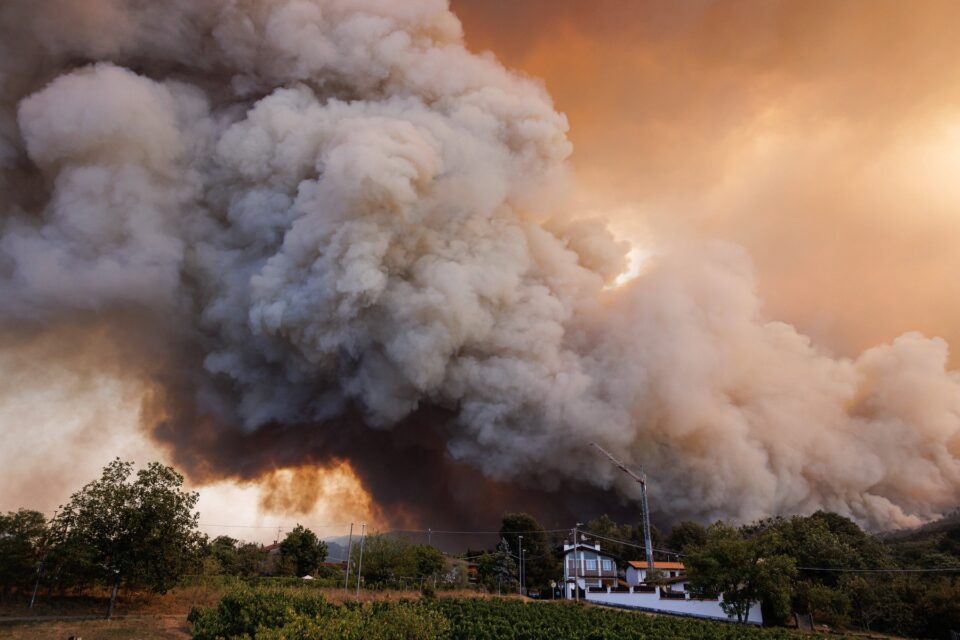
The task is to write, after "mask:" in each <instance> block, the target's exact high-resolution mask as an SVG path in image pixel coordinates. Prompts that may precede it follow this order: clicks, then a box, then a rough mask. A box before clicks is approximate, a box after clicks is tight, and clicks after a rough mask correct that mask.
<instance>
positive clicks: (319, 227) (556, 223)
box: [0, 0, 960, 526]
mask: <svg viewBox="0 0 960 640" xmlns="http://www.w3.org/2000/svg"><path fill="white" fill-rule="evenodd" d="M56 4H57V5H58V6H59V7H60V8H61V9H62V10H61V11H48V10H46V9H45V8H44V7H42V6H38V5H37V3H28V2H25V1H24V2H18V1H14V2H12V3H10V4H8V5H7V6H5V7H3V9H0V35H8V34H12V33H13V31H14V30H15V29H17V28H18V26H20V27H21V29H22V26H23V25H25V26H26V27H27V29H26V30H25V31H24V32H22V33H20V34H19V35H17V37H10V38H0V48H2V51H0V58H3V59H4V60H5V62H4V63H3V66H2V73H3V77H2V78H0V79H2V81H3V82H2V85H0V86H2V100H0V105H3V112H2V113H0V123H6V124H5V125H4V126H3V127H0V134H2V135H3V136H4V137H3V139H2V140H6V141H7V142H6V143H0V144H2V145H3V146H0V149H3V150H4V151H3V152H0V169H2V173H0V175H2V180H3V182H2V184H4V185H12V186H11V187H10V188H9V189H8V190H7V191H8V192H7V194H6V195H5V196H4V199H3V200H0V204H2V205H3V209H2V213H0V215H2V232H0V233H2V235H0V294H2V295H3V299H4V305H3V310H2V312H0V322H3V323H5V325H6V327H8V329H9V330H10V331H13V330H15V329H22V327H23V326H24V325H26V326H28V327H38V326H43V325H44V324H45V323H54V322H57V321H64V320H65V319H67V320H68V319H69V318H71V317H73V316H74V315H75V314H78V313H96V314H103V315H105V316H108V315H110V314H111V313H120V312H124V311H129V310H130V309H134V310H136V311H137V312H138V313H142V314H146V315H147V316H149V317H152V318H153V320H152V321H151V326H165V327H167V330H168V331H169V334H170V340H171V341H175V342H176V343H177V344H178V345H181V347H182V345H184V344H186V345H188V350H189V351H190V352H191V354H192V356H193V357H194V358H195V359H194V360H188V361H185V362H179V363H177V364H176V366H175V368H174V371H175V375H177V376H180V377H185V378H189V380H191V381H192V382H193V383H195V384H196V387H195V388H193V390H192V395H191V397H190V398H189V399H188V402H189V404H190V405H191V406H192V408H193V411H194V412H195V413H196V414H202V415H205V416H210V417H212V419H213V420H215V421H216V422H218V423H220V424H223V425H229V426H231V427H232V428H234V429H236V430H238V431H243V432H245V433H250V432H254V431H256V430H258V429H261V428H263V427H265V426H266V425H270V424H289V425H307V424H312V425H319V426H311V427H304V428H310V429H326V428H331V427H329V426H326V425H324V424H323V423H324V422H325V421H328V420H330V419H332V418H335V417H337V416H341V415H343V414H344V413H345V412H347V411H348V410H349V408H350V407H356V408H358V409H359V411H360V412H361V413H362V414H363V416H364V419H365V421H366V422H367V423H368V424H369V425H370V426H372V427H375V428H379V429H387V430H389V429H392V428H394V427H395V425H396V424H397V423H399V422H400V421H402V420H403V419H404V418H406V417H408V416H410V415H411V413H412V412H413V411H415V410H416V409H417V408H418V407H423V406H436V407H441V408H443V409H446V410H449V411H452V412H453V413H454V414H455V416H456V418H455V419H454V424H453V425H452V426H445V427H444V433H445V434H446V436H447V437H448V451H449V453H450V454H451V455H452V456H454V457H455V458H457V459H460V460H463V461H465V462H467V463H469V464H471V465H474V466H476V467H479V468H480V469H482V470H483V471H484V473H486V474H488V475H489V476H491V477H494V478H497V479H506V480H513V479H518V478H523V480H524V481H525V482H529V481H531V480H533V481H535V482H538V483H540V484H541V485H542V486H545V487H551V486H556V484H557V482H558V481H559V479H561V478H567V479H572V480H576V481H581V482H586V483H592V484H595V485H597V486H598V487H609V486H616V487H618V489H619V490H620V491H621V492H622V493H623V494H624V495H631V492H632V491H633V487H632V486H630V485H629V484H626V483H624V482H623V480H622V479H621V478H619V477H618V476H617V472H616V470H614V469H612V468H611V467H610V466H609V465H608V464H607V463H606V461H605V460H603V459H598V458H597V457H596V456H593V455H592V453H591V452H590V451H589V450H588V449H587V443H589V442H590V441H592V440H596V441H598V442H600V443H601V444H603V445H604V446H606V447H608V448H610V449H611V450H614V451H617V452H619V453H620V454H621V455H623V457H624V458H626V459H627V460H628V461H629V462H632V463H639V462H642V463H644V464H645V465H646V466H647V469H648V471H649V472H650V473H651V478H652V480H653V482H654V484H655V491H656V495H657V496H658V503H659V504H660V506H661V508H662V510H663V511H664V512H666V513H669V514H672V515H677V516H697V517H701V518H714V517H727V518H735V519H741V520H743V519H750V518H755V517H759V516H764V515H769V514H775V513H785V512H794V511H808V510H812V509H815V508H821V507H823V508H829V509H833V510H836V511H840V512H842V513H846V514H849V515H852V516H854V517H856V518H858V519H859V520H861V521H862V522H865V523H868V524H871V525H879V526H889V525H904V524H910V523H914V522H918V521H920V520H923V519H926V518H930V517H932V516H934V515H936V514H937V513H939V512H941V511H943V510H945V509H947V508H950V507H952V506H954V505H956V504H957V502H958V499H960V460H958V457H960V376H958V375H957V374H956V373H954V372H949V371H947V369H946V362H947V357H946V354H947V346H946V344H945V343H943V342H942V341H940V340H936V339H933V340H931V339H927V338H924V337H922V336H919V335H915V334H908V335H905V336H903V337H901V338H900V339H898V340H896V341H895V342H894V343H893V344H891V345H886V346H881V347H877V348H875V349H871V350H869V351H867V352H866V353H864V354H863V355H862V356H861V357H859V358H858V359H856V360H853V361H850V360H845V359H836V358H833V357H831V356H830V355H828V354H826V353H824V352H822V351H820V350H818V349H817V348H816V346H814V345H812V344H811V343H810V341H809V340H808V339H807V338H805V337H804V336H802V335H799V334H798V333H797V332H796V331H795V330H794V329H793V328H792V327H790V326H788V325H785V324H782V323H777V322H769V321H767V320H766V319H765V318H764V317H763V315H762V313H761V309H760V301H759V300H758V298H757V295H756V292H755V289H754V285H753V276H752V267H751V265H750V263H749V260H748V259H747V257H746V256H744V255H743V253H742V252H741V251H739V250H738V249H737V248H736V247H732V246H729V245H724V244H716V243H709V242H706V243H690V244H685V245H676V246H673V245H663V246H661V247H659V248H658V252H659V253H658V255H657V256H656V257H655V258H653V259H651V261H650V264H649V265H648V266H647V267H646V268H645V270H644V271H643V273H642V274H641V275H640V276H639V277H637V278H636V279H635V280H633V281H631V282H629V283H627V284H626V285H623V286H620V287H616V288H612V289H611V288H609V285H611V284H612V283H613V282H614V280H615V279H616V278H617V276H618V275H619V274H620V273H622V272H623V271H624V270H625V269H626V266H627V261H626V254H627V252H628V250H629V246H628V245H626V244H625V243H622V242H618V241H617V240H616V239H615V238H614V237H613V235H612V234H611V233H610V232H609V231H608V230H607V229H606V227H605V226H604V223H603V222H602V221H600V220H597V219H594V218H591V219H577V218H576V216H571V214H570V212H569V211H566V210H565V207H564V206H563V200H564V197H565V195H566V194H568V193H569V190H570V175H569V169H568V166H567V164H566V160H567V158H568V156H569V155H570V153H571V151H572V148H571V145H570V143H569V142H568V140H567V138H566V131H567V122H566V119H565V118H564V117H563V116H562V115H561V114H559V113H557V112H556V111H555V110H554V108H553V106H552V104H551V101H550V98H549V96H548V95H547V94H546V92H545V91H544V89H543V87H542V86H541V85H540V84H539V83H537V82H536V81H535V80H532V79H529V78H525V77H521V76H519V75H516V74H513V73H511V72H509V71H507V70H505V69H504V68H503V67H501V66H500V65H499V64H498V63H497V62H496V61H495V60H494V59H493V58H492V57H490V56H478V55H474V54H471V53H469V52H468V51H467V50H466V49H465V47H464V45H463V42H462V34H461V31H460V25H459V23H458V21H457V20H456V18H455V17H454V16H453V15H452V14H451V13H450V12H449V10H448V8H447V6H446V3H445V2H443V1H440V0H418V1H412V0H403V1H400V0H393V1H391V0H352V1H346V0H257V1H252V0H248V1H244V0H204V1H203V2H196V1H189V2H188V1H186V0H178V1H171V2H166V3H157V4H147V5H143V3H134V2H128V1H124V0H98V1H97V2H96V3H88V2H81V1H80V0H75V1H68V0H61V1H60V2H58V3H56ZM37 78H40V79H41V80H37ZM11 123H14V124H13V125H11ZM8 131H10V132H11V133H8ZM38 193H39V194H42V195H38ZM198 354H199V355H198ZM131 366H133V365H131ZM155 373H156V372H155V371H146V372H143V371H141V372H139V375H146V376H147V377H150V376H152V375H154V374H155ZM166 380H168V378H165V377H164V376H156V379H155V380H154V382H155V383H156V384H158V385H161V386H162V385H164V384H166ZM176 413H177V411H176V410H174V409H171V414H173V415H176ZM174 428H175V429H179V430H183V431H189V430H190V429H192V428H193V425H191V424H188V423H184V424H177V425H175V427H174ZM447 430H449V431H447ZM223 472H224V473H227V472H228V471H227V470H223Z"/></svg>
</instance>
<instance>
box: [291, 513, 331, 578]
mask: <svg viewBox="0 0 960 640" xmlns="http://www.w3.org/2000/svg"><path fill="white" fill-rule="evenodd" d="M280 557H281V563H282V564H283V566H284V567H285V568H287V570H288V572H289V573H293V574H295V575H297V576H300V577H303V576H305V575H308V574H311V573H316V572H317V567H319V566H320V563H322V562H323V561H324V560H326V559H327V543H326V542H324V541H323V540H320V539H319V538H317V534H315V533H314V532H313V531H311V530H310V529H306V528H304V527H303V525H300V524H298V525H297V526H296V527H294V528H293V531H291V532H290V533H288V534H287V537H286V538H284V539H283V542H281V543H280Z"/></svg>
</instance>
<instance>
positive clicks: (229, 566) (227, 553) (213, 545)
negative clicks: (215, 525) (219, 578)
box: [206, 536, 240, 576]
mask: <svg viewBox="0 0 960 640" xmlns="http://www.w3.org/2000/svg"><path fill="white" fill-rule="evenodd" d="M237 542H238V541H237V540H235V539H234V538H231V537H230V536H217V537H216V538H214V539H213V540H211V541H210V543H209V544H208V545H207V549H206V551H207V554H208V555H209V556H210V557H212V558H213V559H214V560H216V563H217V565H218V566H219V568H220V573H222V574H223V575H228V576H235V575H239V564H240V558H239V554H238V553H237Z"/></svg>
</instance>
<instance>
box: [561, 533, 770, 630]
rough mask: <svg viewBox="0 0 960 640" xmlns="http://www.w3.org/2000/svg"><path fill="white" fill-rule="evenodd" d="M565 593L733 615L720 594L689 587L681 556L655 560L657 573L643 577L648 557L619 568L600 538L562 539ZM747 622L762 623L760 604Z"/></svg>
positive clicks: (685, 612)
mask: <svg viewBox="0 0 960 640" xmlns="http://www.w3.org/2000/svg"><path fill="white" fill-rule="evenodd" d="M563 552H564V562H563V577H564V584H565V589H564V594H565V596H566V597H567V598H574V597H576V596H577V595H578V594H577V591H575V587H574V585H576V586H577V587H579V597H581V598H584V599H585V600H586V601H587V602H593V603H596V604H603V605H608V606H613V607H622V608H627V609H640V610H644V611H653V612H660V613H670V614H674V615H682V616H691V617H695V618H712V619H715V620H728V621H735V620H736V618H735V617H733V616H728V615H727V614H726V612H724V610H723V609H722V608H721V607H720V602H721V598H722V596H721V598H703V597H696V595H695V594H692V593H690V590H689V586H688V583H687V578H686V573H685V568H684V566H683V563H682V562H654V565H653V568H654V569H655V570H656V571H657V572H659V573H660V576H659V577H657V579H656V582H648V581H647V563H646V562H642V561H641V562H638V561H630V562H627V563H625V567H624V569H623V571H622V573H621V570H620V568H619V567H618V566H617V562H616V559H614V558H613V557H612V556H609V555H604V554H603V552H602V551H601V550H600V545H599V544H589V543H580V544H577V545H572V544H568V545H564V546H563ZM747 622H748V623H750V624H757V625H760V624H763V614H761V612H760V604H759V603H757V604H755V605H754V606H752V607H751V608H750V612H749V615H748V616H747Z"/></svg>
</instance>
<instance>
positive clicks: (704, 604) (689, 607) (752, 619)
mask: <svg viewBox="0 0 960 640" xmlns="http://www.w3.org/2000/svg"><path fill="white" fill-rule="evenodd" d="M587 600H588V601H589V602H595V603H597V604H609V605H614V606H617V607H631V608H635V609H647V610H649V611H664V612H667V613H677V614H682V615H687V616H697V617H701V618H713V619H716V620H732V621H734V622H735V621H736V617H733V618H731V617H729V616H727V614H726V613H724V611H723V609H721V608H720V601H719V600H672V599H661V598H660V594H659V593H587ZM747 621H748V622H749V623H751V624H763V614H761V613H760V603H759V602H758V603H757V604H755V605H753V606H752V607H750V614H749V616H748V620H747Z"/></svg>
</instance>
